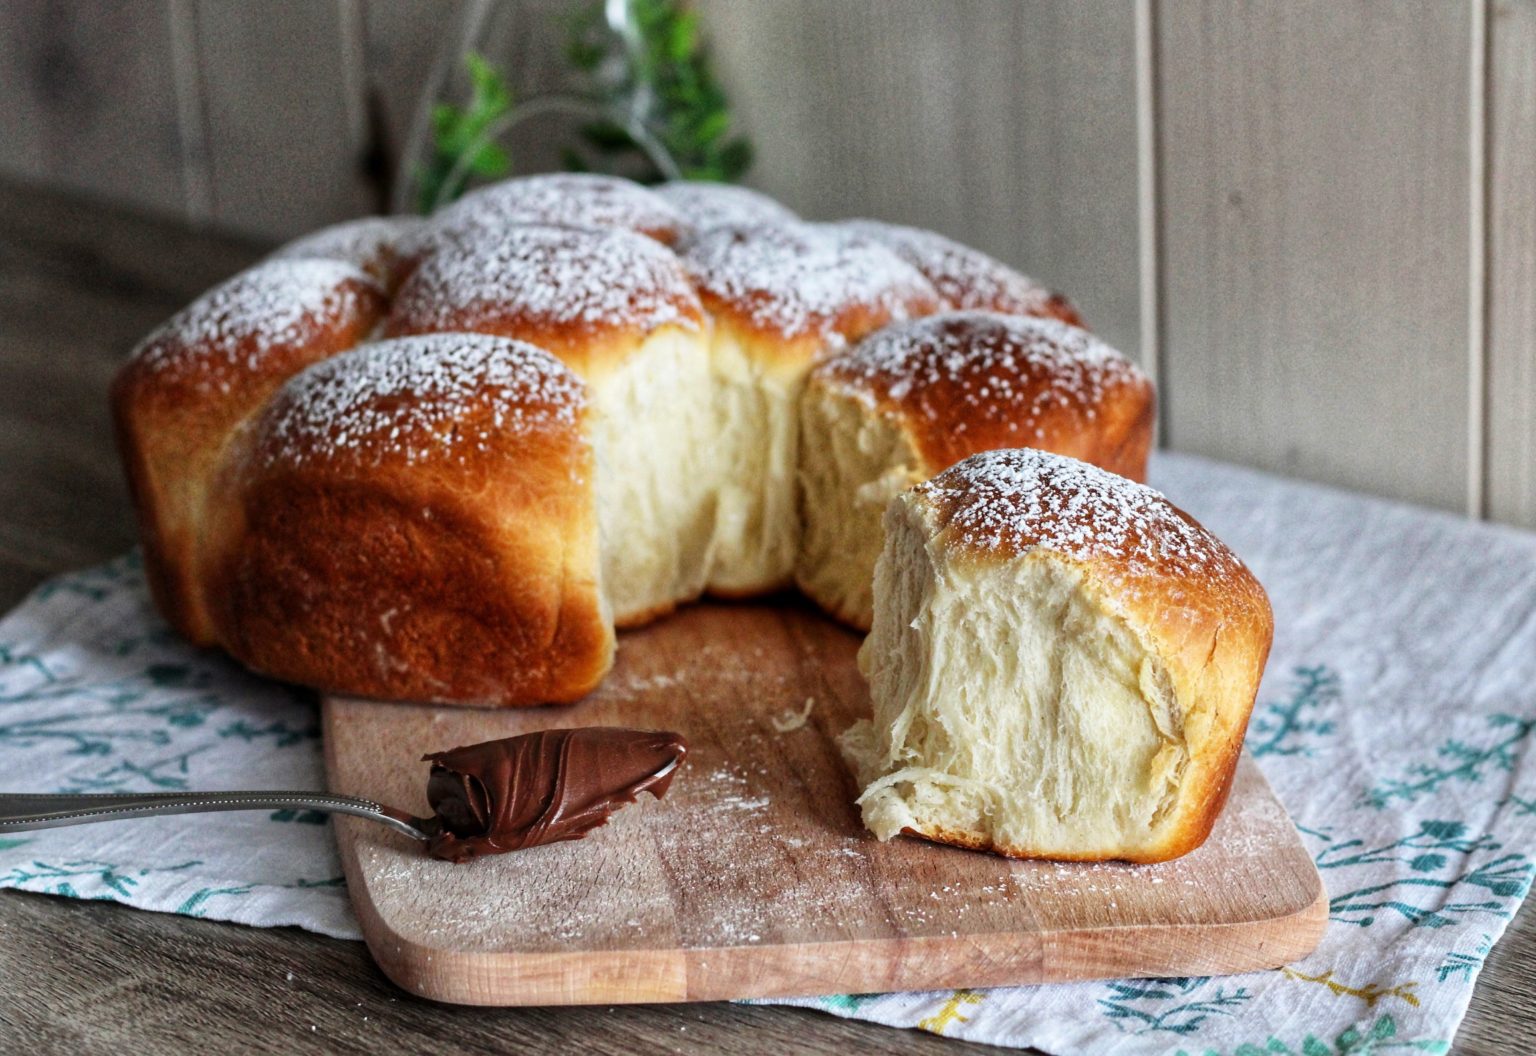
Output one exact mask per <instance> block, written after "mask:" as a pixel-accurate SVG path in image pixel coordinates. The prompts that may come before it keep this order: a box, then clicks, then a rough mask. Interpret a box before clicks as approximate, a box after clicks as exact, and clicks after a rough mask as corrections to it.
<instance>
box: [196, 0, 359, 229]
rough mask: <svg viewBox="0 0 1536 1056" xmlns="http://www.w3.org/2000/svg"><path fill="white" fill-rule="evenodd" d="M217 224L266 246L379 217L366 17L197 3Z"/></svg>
mask: <svg viewBox="0 0 1536 1056" xmlns="http://www.w3.org/2000/svg"><path fill="white" fill-rule="evenodd" d="M196 12H197V38H196V39H197V43H198V50H199V69H200V73H201V82H202V83H201V94H202V99H203V108H204V115H205V128H206V137H207V151H208V165H209V169H210V173H211V184H212V188H213V202H212V207H213V210H212V211H213V221H214V222H215V223H216V224H217V225H218V226H219V227H222V228H225V229H227V230H232V231H238V232H242V233H247V234H251V235H256V236H259V237H263V238H268V239H282V238H288V237H291V236H294V235H298V234H301V233H303V232H305V231H309V230H311V229H313V228H316V227H319V226H321V225H323V224H327V223H331V222H333V221H336V220H342V219H345V218H347V217H351V216H357V215H359V214H361V213H366V212H369V211H371V210H372V208H373V205H374V199H375V198H376V194H375V193H374V192H373V191H372V190H371V189H370V188H369V186H368V185H367V181H366V178H365V174H366V155H367V150H368V143H367V137H368V126H367V119H366V116H365V112H364V105H363V96H362V68H361V64H362V52H361V50H360V42H359V37H360V34H361V22H360V20H358V18H357V15H356V11H355V8H354V6H353V4H351V3H348V2H339V0H330V2H324V3H322V2H311V0H240V2H239V3H228V2H225V0H199V2H198V4H197V8H196Z"/></svg>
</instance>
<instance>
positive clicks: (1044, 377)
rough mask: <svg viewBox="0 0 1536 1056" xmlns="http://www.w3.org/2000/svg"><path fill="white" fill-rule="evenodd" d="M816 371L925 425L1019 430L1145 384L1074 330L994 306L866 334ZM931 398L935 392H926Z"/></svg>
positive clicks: (1087, 411)
mask: <svg viewBox="0 0 1536 1056" xmlns="http://www.w3.org/2000/svg"><path fill="white" fill-rule="evenodd" d="M818 370H819V371H820V372H821V373H822V374H823V375H825V376H827V377H830V378H835V379H838V380H840V381H843V382H845V383H848V384H847V386H846V387H848V388H849V389H851V391H852V392H853V393H854V395H856V396H858V397H860V398H861V399H862V400H863V401H864V402H866V403H869V404H874V403H876V402H877V401H878V400H880V399H890V400H893V401H895V402H896V403H899V404H903V405H904V406H906V407H907V409H908V410H914V411H917V412H918V413H921V414H922V415H924V416H925V417H926V418H928V419H930V420H934V421H938V420H940V419H944V420H948V419H952V418H954V417H955V406H954V405H955V403H956V402H958V403H960V404H961V405H962V406H963V407H964V408H966V409H967V410H968V412H969V413H968V414H967V415H966V417H967V418H968V419H974V418H975V417H976V416H978V415H985V416H987V417H989V418H996V419H1000V420H1003V421H1006V422H1008V423H1011V424H1016V425H1017V426H1018V428H1019V429H1021V430H1022V429H1025V428H1027V427H1028V426H1029V425H1030V421H1029V419H1030V418H1031V417H1033V416H1036V415H1039V414H1041V413H1043V412H1045V411H1048V410H1050V409H1051V408H1052V407H1071V406H1077V407H1079V408H1081V409H1082V412H1083V414H1084V416H1085V417H1087V418H1089V419H1092V418H1094V417H1095V416H1096V413H1097V412H1096V408H1097V406H1098V405H1099V403H1100V402H1101V401H1102V400H1103V399H1104V396H1105V392H1106V389H1108V388H1109V387H1110V386H1114V385H1121V384H1125V383H1126V382H1131V381H1144V380H1145V379H1144V376H1143V375H1142V373H1141V371H1140V370H1138V369H1137V368H1136V366H1135V365H1134V364H1132V363H1131V362H1130V360H1128V359H1126V358H1125V357H1124V356H1122V355H1121V354H1120V353H1119V352H1116V351H1115V350H1114V349H1113V348H1110V347H1109V346H1108V345H1106V344H1105V343H1104V342H1102V341H1100V340H1099V339H1098V338H1096V337H1094V336H1093V335H1092V334H1090V333H1088V332H1087V331H1086V330H1083V329H1081V328H1079V327H1075V326H1069V325H1067V324H1066V323H1063V322H1061V321H1059V320H1056V319H1039V318H1026V317H1023V316H1015V315H1001V314H998V313H996V312H978V311H965V312H947V313H944V314H942V315H932V316H928V317H927V318H925V319H918V320H914V321H911V322H907V323H900V324H897V325H894V326H888V327H885V328H883V329H881V330H877V331H875V333H873V334H871V335H870V336H869V337H867V338H865V339H864V340H863V341H861V342H859V344H858V345H856V346H855V347H854V348H852V349H850V350H848V351H847V352H844V353H842V354H841V355H838V356H836V357H834V358H832V359H830V360H827V361H826V362H825V363H823V364H822V365H821V366H820V367H819V368H818ZM935 397H937V398H935Z"/></svg>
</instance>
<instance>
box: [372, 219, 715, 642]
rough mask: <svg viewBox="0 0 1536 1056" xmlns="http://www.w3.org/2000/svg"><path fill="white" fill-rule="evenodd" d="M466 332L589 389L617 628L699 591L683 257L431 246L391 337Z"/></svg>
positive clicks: (627, 239) (709, 459) (550, 244)
mask: <svg viewBox="0 0 1536 1056" xmlns="http://www.w3.org/2000/svg"><path fill="white" fill-rule="evenodd" d="M444 331H473V332H476V333H484V334H495V335H498V336H501V337H511V338H516V339H518V340H522V341H528V342H532V343H534V344H536V345H538V346H539V347H541V348H544V349H547V350H548V351H550V352H551V353H553V354H554V355H555V356H556V357H558V358H559V359H560V360H561V361H562V362H564V363H565V364H566V365H567V366H568V367H570V368H571V369H572V370H574V371H575V372H576V373H577V374H578V375H580V376H581V377H582V378H583V379H584V380H585V381H586V382H587V383H588V385H589V386H590V387H591V396H592V410H593V413H592V416H591V423H590V426H589V435H590V437H591V439H592V443H593V445H594V446H595V448H596V449H597V457H598V460H599V462H600V463H601V465H602V466H603V473H602V474H601V478H600V479H601V486H600V488H599V493H598V509H599V522H600V525H601V530H602V538H603V539H605V540H612V541H613V542H612V545H609V546H605V547H604V550H603V582H604V583H605V585H606V590H607V592H608V597H609V599H610V601H611V602H612V606H613V613H614V618H615V619H616V620H617V621H618V622H619V624H620V626H634V625H637V624H640V623H643V622H646V621H647V620H650V619H653V618H655V617H656V616H659V615H661V614H662V613H665V612H668V611H670V610H671V609H672V608H674V607H675V606H676V605H677V604H678V603H679V602H682V601H688V600H691V599H692V598H695V597H698V595H699V594H700V593H701V592H702V591H703V589H704V584H705V580H706V578H707V575H708V567H707V566H708V562H709V559H710V544H709V540H710V537H711V535H712V533H713V531H714V516H715V507H714V499H713V490H712V489H713V487H714V482H715V479H716V475H717V474H716V471H715V469H714V466H715V455H716V449H715V448H714V447H713V446H712V444H711V442H710V441H711V436H712V434H713V431H714V425H715V419H714V413H715V408H714V402H713V401H714V394H713V389H712V378H711V370H710V362H709V347H708V344H707V341H706V336H705V321H704V313H703V309H702V308H701V306H700V305H699V299H698V296H697V295H696V294H695V293H694V290H693V286H692V285H691V284H690V283H689V281H688V276H687V275H686V273H685V272H684V271H683V268H682V265H681V264H680V263H679V261H678V259H677V257H676V256H675V255H674V254H673V253H672V252H671V251H669V250H668V249H667V248H666V247H664V246H662V245H660V244H659V243H657V242H655V241H653V240H651V239H649V238H646V237H644V236H642V235H637V234H635V233H633V232H631V231H624V230H618V229H607V230H603V229H588V230H583V229H576V228H560V227H547V226H536V225H535V226H521V227H509V228H507V229H505V230H502V231H492V230H486V231H482V232H478V233H475V234H474V235H472V236H466V237H465V238H462V239H460V240H457V241H453V242H447V243H442V244H439V245H436V246H434V247H433V248H432V249H431V250H429V251H428V252H427V253H426V255H425V256H424V257H423V258H422V259H421V261H420V262H419V263H418V265H417V267H416V269H415V270H414V271H413V272H412V273H411V276H410V277H409V278H408V279H406V281H405V283H404V285H402V286H401V287H400V291H399V293H398V294H397V295H396V297H395V303H394V306H393V308H392V310H391V312H390V316H389V322H388V325H387V332H388V333H389V334H392V335H403V334H416V333H430V332H444Z"/></svg>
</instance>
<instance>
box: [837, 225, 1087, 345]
mask: <svg viewBox="0 0 1536 1056" xmlns="http://www.w3.org/2000/svg"><path fill="white" fill-rule="evenodd" d="M843 226H844V227H846V228H847V229H848V230H850V231H854V232H857V233H858V234H860V235H863V236H864V237H866V238H870V239H873V240H874V241H876V242H879V243H880V244H881V245H883V246H886V247H887V248H889V249H890V250H891V251H892V252H893V253H895V254H896V255H897V256H899V257H900V258H901V259H902V260H904V261H906V262H907V263H908V264H911V265H912V266H913V267H914V268H916V269H917V270H918V271H920V272H922V273H923V275H924V276H926V277H927V279H928V281H929V282H931V283H933V285H934V287H935V288H937V289H938V291H939V294H940V296H942V297H943V298H944V300H945V302H946V304H947V305H948V306H949V307H951V308H978V309H985V310H990V311H996V312H1007V313H1009V314H1010V315H1037V316H1054V317H1056V318H1061V319H1064V320H1066V321H1067V322H1071V323H1078V322H1080V320H1079V319H1078V317H1077V313H1076V312H1075V311H1073V310H1072V308H1071V306H1070V305H1068V304H1067V303H1066V301H1065V299H1063V298H1061V297H1058V296H1057V295H1056V294H1053V293H1052V292H1051V291H1050V290H1048V289H1046V288H1045V287H1044V286H1041V285H1040V284H1039V283H1037V282H1035V280H1033V279H1031V278H1030V277H1029V276H1027V275H1022V274H1020V273H1019V272H1017V271H1015V270H1014V269H1012V268H1010V267H1009V266H1008V265H1006V264H1004V263H1003V262H1002V261H1000V260H998V259H996V258H995V257H990V256H988V255H987V254H985V253H983V252H981V250H979V249H972V248H971V247H970V246H967V245H962V244H961V243H959V242H956V241H955V240H954V239H951V238H945V237H944V236H943V235H941V234H938V233H937V232H934V231H924V230H923V229H921V228H917V227H904V226H902V225H900V224H887V223H882V222H880V221H878V220H846V221H844V222H843Z"/></svg>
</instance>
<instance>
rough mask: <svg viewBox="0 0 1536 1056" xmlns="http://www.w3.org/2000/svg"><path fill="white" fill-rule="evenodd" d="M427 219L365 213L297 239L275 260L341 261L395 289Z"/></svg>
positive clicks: (281, 251) (278, 254)
mask: <svg viewBox="0 0 1536 1056" xmlns="http://www.w3.org/2000/svg"><path fill="white" fill-rule="evenodd" d="M422 228H423V221H422V220H420V219H419V218H417V217H414V216H365V217H362V218H360V219H357V220H348V221H346V222H344V223H340V224H332V225H331V226H330V227H322V228H321V229H320V230H318V231H315V232H312V233H311V234H308V235H305V236H304V237H302V238H297V239H294V240H293V241H292V242H289V243H288V244H287V245H285V246H282V247H280V248H279V249H277V250H276V251H274V252H273V254H272V256H271V258H269V259H272V260H339V261H342V262H343V263H346V264H351V265H352V266H353V267H355V268H359V269H361V270H362V271H365V272H367V273H368V274H369V275H371V276H372V277H373V279H374V280H375V281H376V282H378V283H379V285H380V286H382V287H384V288H385V289H386V290H393V289H394V288H395V286H396V285H397V283H398V281H399V279H400V277H401V274H402V271H403V268H404V265H405V262H406V261H407V260H408V259H409V258H410V257H411V256H412V255H413V254H414V252H415V250H416V247H417V243H418V240H419V239H420V237H421V232H422Z"/></svg>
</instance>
